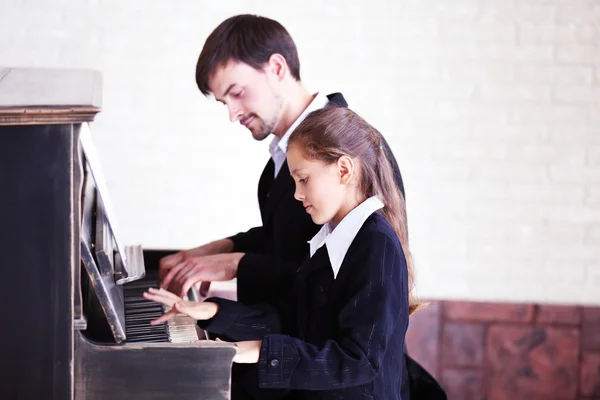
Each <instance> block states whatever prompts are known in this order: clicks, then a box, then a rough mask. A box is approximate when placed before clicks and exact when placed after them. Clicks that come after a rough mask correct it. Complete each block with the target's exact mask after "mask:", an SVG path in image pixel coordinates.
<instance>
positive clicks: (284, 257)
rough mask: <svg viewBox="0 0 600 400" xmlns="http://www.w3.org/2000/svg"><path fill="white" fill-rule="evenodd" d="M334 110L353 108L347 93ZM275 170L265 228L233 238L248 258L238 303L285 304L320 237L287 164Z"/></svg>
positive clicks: (334, 98) (261, 199)
mask: <svg viewBox="0 0 600 400" xmlns="http://www.w3.org/2000/svg"><path fill="white" fill-rule="evenodd" d="M327 98H328V99H329V104H333V105H337V106H341V107H347V106H348V104H347V103H346V100H345V99H344V97H343V96H342V94H341V93H334V94H330V95H328V96H327ZM383 144H384V151H385V152H386V156H387V158H388V160H390V162H391V164H392V168H393V170H394V176H395V179H396V182H397V184H398V187H399V188H400V191H401V192H402V195H404V184H403V182H402V176H401V174H400V170H399V168H398V163H397V162H396V159H395V157H394V155H393V154H392V150H391V149H390V147H389V145H388V143H387V142H386V141H385V139H383ZM274 173H275V164H274V163H273V160H272V159H269V162H268V163H267V165H266V167H265V169H264V171H263V173H262V175H261V177H260V181H259V183H258V204H259V207H260V215H261V219H262V226H259V227H256V228H252V229H250V230H249V231H247V232H243V233H238V234H237V235H235V236H232V237H230V239H231V240H232V241H233V243H234V248H233V251H234V252H242V253H246V254H245V255H244V256H243V258H242V259H241V261H240V264H239V266H238V274H237V287H238V289H237V295H238V301H240V302H243V303H246V304H252V303H256V302H258V301H265V300H266V301H269V300H273V299H275V298H280V297H281V295H282V293H280V290H281V289H280V288H283V287H289V286H290V285H289V284H287V283H288V282H289V280H290V279H293V276H294V272H295V271H296V270H297V269H298V266H299V265H300V264H301V263H302V261H303V260H304V259H305V257H306V256H307V255H308V250H309V247H308V243H307V242H308V241H309V240H310V239H312V237H313V236H314V235H315V234H316V233H317V232H318V231H319V229H320V226H319V225H316V224H315V223H314V222H313V221H312V219H311V217H310V215H309V214H308V213H306V211H305V210H304V207H303V206H302V203H301V202H300V201H298V200H296V199H295V198H294V192H295V183H294V179H293V178H292V176H291V175H290V171H289V168H288V165H287V161H286V162H284V164H283V166H282V167H281V170H280V171H279V173H278V174H277V177H276V178H274Z"/></svg>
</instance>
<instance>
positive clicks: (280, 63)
mask: <svg viewBox="0 0 600 400" xmlns="http://www.w3.org/2000/svg"><path fill="white" fill-rule="evenodd" d="M265 68H266V69H267V71H268V72H270V73H271V74H273V75H274V76H275V77H277V79H278V80H282V79H283V78H284V77H285V74H286V73H287V71H288V65H287V61H285V57H283V56H282V55H281V54H279V53H274V54H271V57H269V61H267V65H266V66H265Z"/></svg>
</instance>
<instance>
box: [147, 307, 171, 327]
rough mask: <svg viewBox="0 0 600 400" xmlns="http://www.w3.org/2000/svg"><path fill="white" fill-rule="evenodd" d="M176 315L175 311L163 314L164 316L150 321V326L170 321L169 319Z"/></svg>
mask: <svg viewBox="0 0 600 400" xmlns="http://www.w3.org/2000/svg"><path fill="white" fill-rule="evenodd" d="M176 315H177V312H176V311H175V310H171V311H169V312H168V313H165V314H163V315H161V316H160V317H158V318H156V319H155V320H153V321H150V325H158V324H162V323H163V322H166V321H168V320H170V319H171V318H173V317H174V316H176Z"/></svg>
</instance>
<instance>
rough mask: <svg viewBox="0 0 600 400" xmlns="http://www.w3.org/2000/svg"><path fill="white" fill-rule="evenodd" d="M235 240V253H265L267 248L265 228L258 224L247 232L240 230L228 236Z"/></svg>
mask: <svg viewBox="0 0 600 400" xmlns="http://www.w3.org/2000/svg"><path fill="white" fill-rule="evenodd" d="M228 239H231V241H232V242H233V251H232V252H234V253H238V252H239V253H256V254H264V252H265V251H266V249H265V239H266V236H265V228H264V227H263V226H257V227H255V228H251V229H249V230H247V231H246V232H240V233H238V234H236V235H233V236H230V237H228Z"/></svg>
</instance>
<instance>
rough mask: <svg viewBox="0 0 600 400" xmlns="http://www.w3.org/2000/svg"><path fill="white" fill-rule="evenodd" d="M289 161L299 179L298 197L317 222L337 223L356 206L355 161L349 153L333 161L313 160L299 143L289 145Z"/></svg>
mask: <svg viewBox="0 0 600 400" xmlns="http://www.w3.org/2000/svg"><path fill="white" fill-rule="evenodd" d="M287 162H288V167H289V169H290V171H291V174H292V177H293V178H294V181H295V182H296V192H295V193H294V197H295V198H296V200H299V201H301V202H302V205H304V208H305V210H306V212H307V213H309V214H310V216H311V218H312V220H313V222H314V223H315V224H317V225H323V224H325V223H327V222H329V221H333V222H334V223H335V224H336V225H337V224H338V223H339V222H340V221H341V220H342V219H343V218H344V216H345V215H346V214H347V213H348V212H349V211H350V210H352V208H354V207H355V206H356V204H353V203H354V201H352V200H353V197H354V196H352V195H353V194H354V193H353V192H355V191H356V190H355V188H354V186H352V185H349V183H350V181H351V178H352V175H353V173H354V162H353V161H352V160H351V159H350V158H349V157H346V156H342V157H340V159H339V160H338V161H337V162H335V163H333V164H329V165H328V164H325V163H324V162H323V161H319V160H309V159H308V158H307V157H306V156H305V153H304V151H303V149H302V146H301V145H299V144H292V145H291V146H288V149H287Z"/></svg>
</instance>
